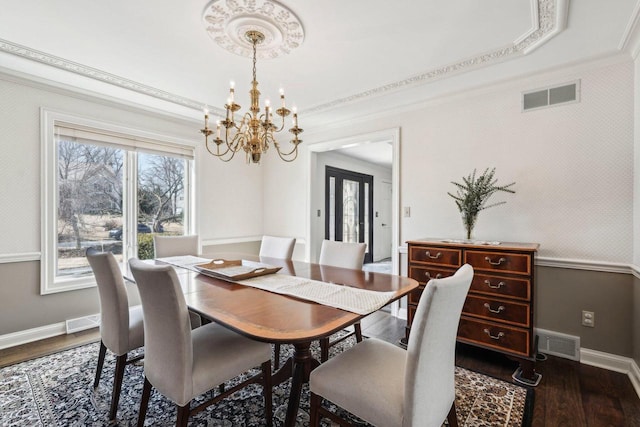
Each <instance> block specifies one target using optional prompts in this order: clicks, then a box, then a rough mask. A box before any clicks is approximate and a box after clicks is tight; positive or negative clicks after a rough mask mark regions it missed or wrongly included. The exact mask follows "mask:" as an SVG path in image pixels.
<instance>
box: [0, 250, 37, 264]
mask: <svg viewBox="0 0 640 427" xmlns="http://www.w3.org/2000/svg"><path fill="white" fill-rule="evenodd" d="M40 258H41V254H40V252H23V253H15V254H0V264H10V263H14V262H27V261H40Z"/></svg>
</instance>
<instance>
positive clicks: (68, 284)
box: [41, 111, 194, 294]
mask: <svg viewBox="0 0 640 427" xmlns="http://www.w3.org/2000/svg"><path fill="white" fill-rule="evenodd" d="M43 133H44V134H43V168H42V171H43V172H42V173H43V180H42V181H43V195H42V201H43V203H42V205H43V210H44V211H43V219H44V220H43V229H42V262H41V270H42V273H41V276H42V277H41V281H42V284H41V292H42V293H43V294H45V293H51V292H59V291H64V290H72V289H79V288H83V287H88V286H93V285H94V283H95V282H94V280H93V276H92V274H91V268H90V267H89V264H88V262H87V260H86V257H85V251H86V249H87V248H88V247H95V248H97V249H99V250H104V251H111V252H113V254H114V255H115V256H116V258H117V259H119V260H120V261H124V260H127V259H129V258H130V257H132V256H137V257H139V258H141V259H148V258H151V257H153V235H154V234H156V233H163V234H167V235H182V234H186V233H189V232H191V230H192V229H193V226H194V224H193V220H192V211H193V209H192V208H191V206H192V201H193V198H192V197H191V194H192V192H191V182H192V179H191V176H192V174H193V151H194V148H193V146H192V145H189V143H185V142H180V141H173V140H168V139H167V138H165V137H162V136H159V135H151V134H149V133H145V132H141V131H137V130H132V129H125V128H122V127H117V126H113V125H107V124H104V123H98V122H94V121H90V120H86V119H80V118H76V117H70V116H68V115H64V114H61V113H55V112H51V111H43Z"/></svg>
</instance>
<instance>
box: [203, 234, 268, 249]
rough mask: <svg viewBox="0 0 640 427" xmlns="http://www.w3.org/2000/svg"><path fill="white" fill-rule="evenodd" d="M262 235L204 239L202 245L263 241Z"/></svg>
mask: <svg viewBox="0 0 640 427" xmlns="http://www.w3.org/2000/svg"><path fill="white" fill-rule="evenodd" d="M261 241H262V236H261V235H260V236H247V237H230V238H226V239H203V240H202V241H201V242H200V245H201V246H216V245H230V244H234V243H247V242H261Z"/></svg>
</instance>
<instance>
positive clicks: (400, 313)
mask: <svg viewBox="0 0 640 427" xmlns="http://www.w3.org/2000/svg"><path fill="white" fill-rule="evenodd" d="M397 314H398V315H397V316H396V317H397V318H398V319H400V320H407V309H406V308H405V307H403V308H399V309H398V313H397Z"/></svg>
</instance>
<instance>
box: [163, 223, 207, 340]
mask: <svg viewBox="0 0 640 427" xmlns="http://www.w3.org/2000/svg"><path fill="white" fill-rule="evenodd" d="M153 253H154V258H165V257H172V256H179V255H193V256H196V255H198V235H197V234H196V235H192V236H158V235H157V234H154V236H153ZM189 319H191V328H197V327H198V326H200V325H202V317H200V315H199V314H198V313H195V312H193V311H189Z"/></svg>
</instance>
